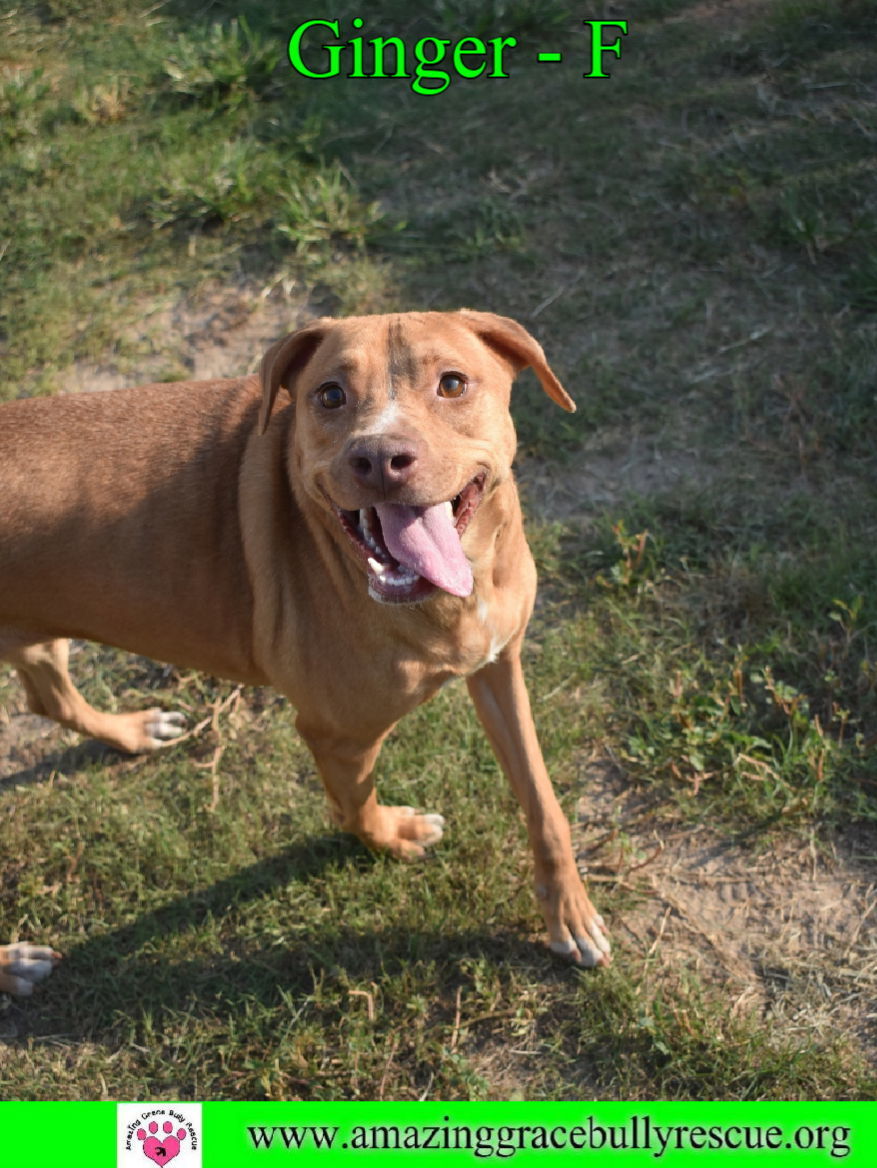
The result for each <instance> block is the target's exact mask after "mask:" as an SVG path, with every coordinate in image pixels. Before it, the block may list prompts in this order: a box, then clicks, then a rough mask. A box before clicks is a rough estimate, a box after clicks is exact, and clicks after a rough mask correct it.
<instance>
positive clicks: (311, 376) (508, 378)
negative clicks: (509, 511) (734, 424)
mask: <svg viewBox="0 0 877 1168" xmlns="http://www.w3.org/2000/svg"><path fill="white" fill-rule="evenodd" d="M527 366H530V367H531V368H532V369H533V370H534V371H535V373H536V375H537V377H538V378H539V380H540V382H541V383H542V387H543V389H544V390H545V392H546V393H547V394H548V395H549V397H551V398H552V399H553V400H554V401H555V402H557V404H558V405H560V406H563V408H564V409H566V410H574V409H575V406H574V405H573V402H572V399H571V398H570V397H569V396H568V394H567V393H566V391H565V390H564V388H563V387H562V386H561V384H560V382H559V381H558V380H557V378H556V377H555V376H554V374H553V373H552V371H551V369H550V368H549V367H548V363H547V361H546V360H545V354H544V353H543V352H542V348H541V346H540V345H539V343H538V342H537V341H536V340H535V339H534V338H533V337H532V336H530V334H529V333H528V332H527V331H526V329H524V328H522V327H521V325H519V324H517V323H516V322H515V321H513V320H509V319H508V318H507V317H502V316H495V315H494V314H493V313H489V312H471V311H469V310H467V309H463V310H461V311H460V312H447V313H446V312H423V313H420V312H410V313H402V314H395V315H387V316H359V317H350V318H348V319H346V320H332V319H328V318H324V319H322V320H316V321H313V322H312V323H311V324H308V325H306V326H305V327H304V328H302V329H300V330H299V331H298V332H295V333H292V334H291V335H290V336H288V337H285V338H284V339H283V340H281V341H278V342H277V344H276V345H274V346H273V347H272V348H271V349H269V350H268V352H267V353H266V354H265V357H264V359H263V361H262V369H261V377H262V391H263V396H262V411H261V416H260V428H261V430H262V431H263V432H264V430H265V429H266V428H267V425H268V421H269V418H270V415H271V410H272V407H273V405H274V401H275V398H276V397H277V393H278V390H279V389H280V388H281V387H284V388H285V389H287V390H288V391H289V393H290V395H291V396H292V398H293V402H294V406H295V424H294V426H293V428H292V432H293V434H294V439H293V449H292V451H291V452H290V455H291V466H292V468H293V469H292V473H293V475H294V476H295V478H296V480H297V482H298V484H299V485H300V487H301V489H302V490H303V491H304V492H305V493H306V494H307V495H308V497H309V498H310V499H311V500H312V501H313V502H314V503H315V504H316V505H317V506H318V507H320V508H321V509H322V510H323V511H324V512H325V513H327V515H331V517H332V519H331V521H332V522H333V523H335V524H337V525H338V528H339V530H340V531H343V532H344V533H345V535H346V536H347V538H348V540H349V547H350V548H351V551H352V552H353V553H354V554H355V555H356V556H357V557H358V559H359V561H360V562H361V563H362V565H363V568H364V569H365V572H366V573H367V576H368V587H369V592H370V594H371V596H372V597H374V599H376V600H380V601H383V602H385V603H408V604H410V603H412V602H415V601H419V600H422V599H424V598H425V597H426V596H428V595H430V594H431V593H433V592H434V591H435V590H436V589H437V588H439V589H443V590H444V591H445V592H449V593H451V594H452V595H454V596H468V595H469V594H470V593H471V591H472V587H473V578H472V569H471V566H470V563H469V560H468V559H467V556H466V553H465V550H464V548H463V545H462V543H461V539H462V537H463V534H464V532H465V531H466V530H467V528H468V527H469V525H470V523H471V522H472V520H473V518H474V517H475V515H476V513H477V511H478V509H479V507H480V506H481V504H482V502H483V501H484V500H485V499H487V498H489V497H490V496H491V495H492V494H493V493H494V492H495V491H496V488H497V487H498V486H499V485H500V484H501V483H502V482H503V481H504V480H505V479H506V478H507V477H508V475H509V473H510V470H511V464H512V458H513V457H514V452H515V432H514V427H513V426H512V421H511V417H510V415H509V409H508V407H509V396H510V391H511V384H512V381H513V379H514V377H515V375H516V374H517V373H518V372H519V371H520V370H521V369H524V368H526V367H527Z"/></svg>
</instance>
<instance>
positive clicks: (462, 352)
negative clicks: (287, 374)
mask: <svg viewBox="0 0 877 1168" xmlns="http://www.w3.org/2000/svg"><path fill="white" fill-rule="evenodd" d="M436 316H438V314H432V315H431V316H430V315H429V314H425V313H423V314H418V313H406V314H404V315H399V316H386V317H383V318H380V320H379V321H377V320H375V318H351V319H349V320H340V321H336V322H334V324H333V326H332V327H331V328H329V329H327V330H326V332H325V334H324V336H323V338H322V341H321V343H320V344H319V345H318V346H317V348H316V349H315V351H314V353H313V355H312V357H311V360H310V361H309V362H308V364H307V367H306V369H305V370H304V375H305V378H306V379H307V380H308V381H309V382H312V381H316V382H320V381H323V380H330V379H334V380H338V381H342V382H344V383H345V384H346V385H349V386H351V387H353V388H356V389H358V390H360V392H362V393H369V394H371V393H374V394H380V395H381V396H387V397H388V398H390V399H393V398H395V397H397V396H398V395H399V394H400V393H402V392H404V391H405V390H406V389H409V388H416V387H417V386H419V385H422V384H423V383H424V382H430V381H432V380H434V379H435V378H436V377H437V376H441V374H442V373H445V372H451V371H453V372H457V373H463V374H465V375H466V376H470V377H486V376H489V375H491V374H492V375H494V376H495V375H498V374H503V373H507V370H505V369H503V366H502V363H501V362H500V360H499V359H498V358H497V356H496V355H495V354H494V353H492V352H491V350H490V349H489V348H488V347H487V346H486V345H485V344H484V343H483V341H481V340H480V339H479V338H478V337H477V336H476V335H475V334H474V333H473V332H472V331H471V330H470V329H468V328H467V327H466V326H465V325H461V324H458V323H456V322H455V321H453V320H451V319H449V318H448V317H447V316H444V315H442V316H439V318H438V326H437V321H436V319H435V317H436ZM376 326H377V327H376ZM505 380H506V382H508V381H509V380H510V378H508V377H506V378H505Z"/></svg>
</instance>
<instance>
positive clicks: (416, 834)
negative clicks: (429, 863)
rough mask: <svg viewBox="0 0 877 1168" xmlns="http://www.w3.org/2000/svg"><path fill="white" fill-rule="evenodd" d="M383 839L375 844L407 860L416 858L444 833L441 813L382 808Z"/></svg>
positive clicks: (401, 808)
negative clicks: (423, 813) (425, 813)
mask: <svg viewBox="0 0 877 1168" xmlns="http://www.w3.org/2000/svg"><path fill="white" fill-rule="evenodd" d="M380 810H381V813H382V815H381V820H382V823H381V838H380V839H376V840H375V841H374V843H373V844H372V846H377V847H379V848H382V849H384V850H385V851H389V852H392V853H393V855H395V856H400V857H401V858H402V859H404V860H416V859H418V858H419V857H420V856H422V855H423V854H424V852H425V850H426V849H427V848H430V847H432V845H433V844H437V843H438V842H439V840H440V839H441V838H442V835H443V834H444V827H445V821H444V818H443V817H442V816H441V815H421V814H419V813H418V812H417V811H415V810H414V808H413V807H381V808H380Z"/></svg>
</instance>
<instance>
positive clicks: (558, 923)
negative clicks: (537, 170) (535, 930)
mask: <svg viewBox="0 0 877 1168" xmlns="http://www.w3.org/2000/svg"><path fill="white" fill-rule="evenodd" d="M536 895H537V897H538V898H539V902H540V906H541V908H542V914H543V916H544V917H545V923H546V925H547V926H548V947H549V948H550V949H551V952H552V953H557V954H558V955H559V956H561V957H565V958H567V959H568V960H570V961H573V962H575V964H576V965H581V966H584V967H585V968H587V969H592V968H593V967H594V966H596V965H608V964H609V963H610V962H611V960H612V955H611V951H610V946H609V938H608V937H607V936H606V923H605V922H604V920H603V918H602V917H601V916H600V914H599V913H598V912H597V910H596V909H595V908H594V906H593V904H591V901H590V899H589V897H588V894H587V893H586V892H585V889H584V887H583V886H582V882H581V880H580V879H579V877H578V873H575V875H574V876H573V875H570V876H569V877H568V878H567V879H566V880H564V881H559V882H557V883H556V884H553V885H548V884H538V883H537V885H536Z"/></svg>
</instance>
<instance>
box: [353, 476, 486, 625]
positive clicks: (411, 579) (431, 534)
mask: <svg viewBox="0 0 877 1168" xmlns="http://www.w3.org/2000/svg"><path fill="white" fill-rule="evenodd" d="M486 477H487V476H486V474H484V473H483V472H482V473H481V474H478V475H476V476H475V478H474V479H472V480H471V481H470V482H468V483H467V484H466V486H465V487H464V488H463V489H462V491H460V493H459V495H456V496H455V497H454V498H453V499H449V500H448V501H447V502H445V503H436V504H434V505H433V506H431V507H414V506H409V505H407V504H405V503H378V504H376V505H375V506H374V507H363V508H361V509H360V510H359V511H346V510H344V509H342V508H341V507H335V513H336V515H337V516H338V518H339V520H340V521H341V526H342V527H343V529H344V531H345V532H346V534H347V535H348V536H349V538H350V539H351V540H352V541H353V543H354V544H355V545H356V548H357V550H358V551H359V553H360V555H361V556H362V557H363V559H364V561H365V564H366V568H367V570H368V588H369V593H370V594H371V596H372V597H373V598H374V599H375V600H380V601H383V602H384V603H387V604H413V603H415V602H417V601H420V600H423V599H425V598H426V597H427V596H429V595H430V593H432V592H434V591H435V590H436V589H437V588H440V589H442V590H443V591H445V592H450V593H451V595H452V596H469V595H470V594H471V592H472V587H473V580H472V568H471V566H470V564H469V561H468V560H467V559H466V555H465V553H464V551H463V547H462V544H461V543H460V538H461V536H462V535H463V532H464V531H465V530H466V528H467V527H468V526H469V523H470V521H471V519H472V516H473V515H474V514H475V512H476V510H477V509H478V505H479V503H480V502H481V498H482V496H483V494H484V484H485V480H486Z"/></svg>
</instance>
